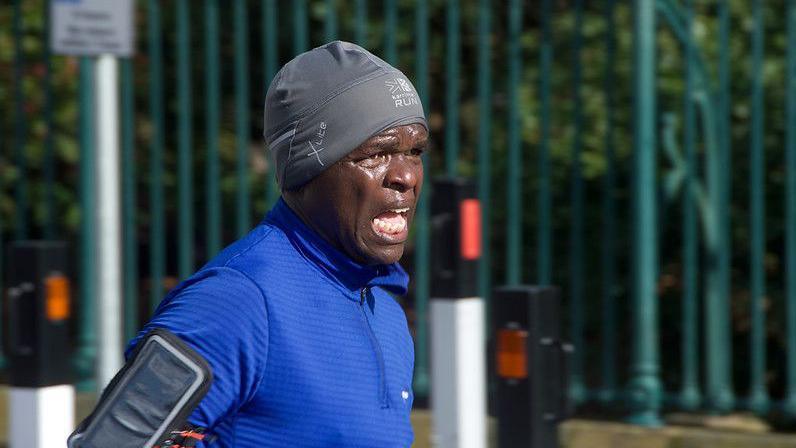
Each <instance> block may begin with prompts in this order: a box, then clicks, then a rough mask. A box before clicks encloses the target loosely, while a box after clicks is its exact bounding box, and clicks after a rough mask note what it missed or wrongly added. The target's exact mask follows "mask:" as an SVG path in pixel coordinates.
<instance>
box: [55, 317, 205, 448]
mask: <svg viewBox="0 0 796 448" xmlns="http://www.w3.org/2000/svg"><path fill="white" fill-rule="evenodd" d="M212 377H213V375H212V371H211V369H210V366H209V365H208V363H207V361H206V360H205V359H204V358H203V357H202V356H201V355H199V354H198V353H196V351H194V350H193V349H191V348H190V347H189V346H188V345H187V344H186V343H185V342H183V341H182V340H181V339H180V338H178V337H177V336H175V335H174V334H172V333H171V332H169V331H167V330H164V329H155V330H152V331H150V332H149V333H147V334H146V336H144V337H143V338H142V339H141V341H140V342H139V343H138V347H137V348H136V350H135V352H134V354H133V356H132V357H131V358H130V359H129V360H128V361H127V363H126V364H125V365H124V367H123V368H122V369H121V370H120V371H119V373H117V374H116V376H114V377H113V380H111V382H110V384H109V385H108V387H107V388H106V389H105V391H104V392H103V393H102V397H101V398H100V400H99V403H98V404H97V406H96V408H95V409H94V411H93V412H92V413H91V415H89V416H88V417H87V418H86V419H85V420H84V421H83V422H82V423H81V424H80V425H79V426H78V428H77V429H76V430H75V432H73V433H72V435H71V436H69V439H68V441H67V445H68V447H69V448H109V447H115V448H150V447H153V446H157V445H159V443H160V442H161V441H163V440H164V439H169V438H171V437H172V436H173V435H174V434H175V432H176V433H179V432H181V431H182V428H183V427H184V426H185V424H186V420H187V418H188V416H189V415H190V414H191V412H193V410H194V409H195V408H196V406H197V405H198V404H199V402H200V401H201V400H202V398H204V396H205V394H207V391H208V389H209V388H210V383H211V382H212ZM189 431H190V430H189Z"/></svg>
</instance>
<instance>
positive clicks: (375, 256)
mask: <svg viewBox="0 0 796 448" xmlns="http://www.w3.org/2000/svg"><path fill="white" fill-rule="evenodd" d="M400 246H401V247H390V248H388V249H386V250H383V251H376V252H374V251H364V252H363V253H362V255H363V256H362V259H364V260H365V264H367V265H376V264H393V263H397V262H398V260H400V259H401V257H402V256H403V254H404V245H403V244H401V245H400Z"/></svg>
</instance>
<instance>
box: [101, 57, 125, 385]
mask: <svg viewBox="0 0 796 448" xmlns="http://www.w3.org/2000/svg"><path fill="white" fill-rule="evenodd" d="M118 76H119V75H118V62H117V59H116V57H115V56H112V55H101V56H99V57H98V58H97V64H96V83H97V90H96V92H97V94H96V101H97V107H96V109H95V110H96V130H97V136H96V145H95V148H96V149H95V150H96V160H97V165H96V166H97V173H96V175H97V182H96V184H95V185H96V188H97V191H96V198H97V211H96V220H97V221H96V222H97V234H96V239H97V240H96V242H97V271H98V272H97V299H96V300H97V303H96V305H97V308H96V309H97V322H96V325H97V329H98V331H97V334H98V337H97V340H98V350H97V389H98V392H102V390H103V389H104V388H105V386H106V385H107V384H108V383H109V382H110V380H111V378H113V376H114V375H115V374H116V372H117V371H118V370H119V368H121V366H122V364H123V355H122V344H123V341H122V263H121V258H122V245H121V240H122V239H121V230H122V226H121V219H120V218H121V201H120V199H121V194H120V190H121V187H120V176H119V171H120V169H119V91H118V85H119V84H118Z"/></svg>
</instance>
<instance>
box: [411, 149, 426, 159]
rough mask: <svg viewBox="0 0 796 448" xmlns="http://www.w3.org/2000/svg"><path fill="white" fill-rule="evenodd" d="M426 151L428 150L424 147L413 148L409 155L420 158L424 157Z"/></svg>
mask: <svg viewBox="0 0 796 448" xmlns="http://www.w3.org/2000/svg"><path fill="white" fill-rule="evenodd" d="M425 150H426V148H424V147H418V148H412V150H411V151H409V154H411V155H413V156H417V157H419V156H422V155H423V153H424V152H425Z"/></svg>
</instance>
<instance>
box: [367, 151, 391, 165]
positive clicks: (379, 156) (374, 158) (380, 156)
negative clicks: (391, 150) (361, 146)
mask: <svg viewBox="0 0 796 448" xmlns="http://www.w3.org/2000/svg"><path fill="white" fill-rule="evenodd" d="M389 158H390V154H388V153H386V152H377V153H375V154H371V155H369V156H368V157H366V158H365V159H364V160H365V161H366V162H368V163H381V162H385V161H387V160H389Z"/></svg>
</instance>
